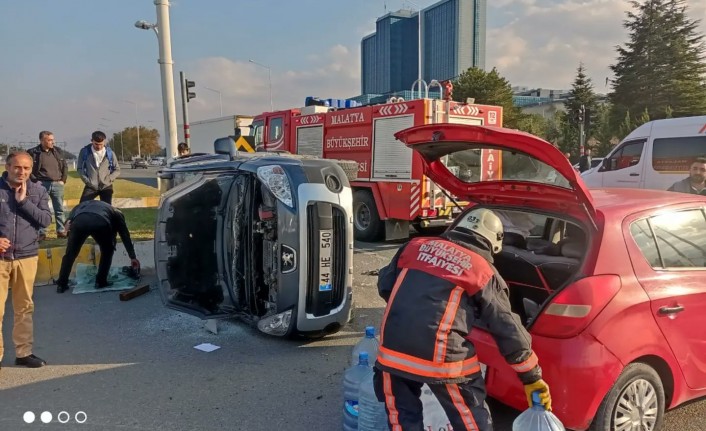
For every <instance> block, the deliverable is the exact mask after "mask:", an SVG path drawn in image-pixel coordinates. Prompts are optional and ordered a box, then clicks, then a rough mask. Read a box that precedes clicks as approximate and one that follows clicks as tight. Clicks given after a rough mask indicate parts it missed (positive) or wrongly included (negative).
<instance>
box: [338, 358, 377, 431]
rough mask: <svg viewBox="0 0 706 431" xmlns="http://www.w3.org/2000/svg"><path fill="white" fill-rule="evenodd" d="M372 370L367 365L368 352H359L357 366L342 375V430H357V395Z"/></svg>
mask: <svg viewBox="0 0 706 431" xmlns="http://www.w3.org/2000/svg"><path fill="white" fill-rule="evenodd" d="M372 372H373V369H372V368H371V367H370V365H369V364H368V352H360V354H359V355H358V364H357V365H354V366H352V367H350V368H348V369H347V370H346V372H345V373H344V374H343V430H344V431H357V429H358V395H359V393H360V384H361V383H362V382H363V380H365V378H366V377H367V376H368V374H372Z"/></svg>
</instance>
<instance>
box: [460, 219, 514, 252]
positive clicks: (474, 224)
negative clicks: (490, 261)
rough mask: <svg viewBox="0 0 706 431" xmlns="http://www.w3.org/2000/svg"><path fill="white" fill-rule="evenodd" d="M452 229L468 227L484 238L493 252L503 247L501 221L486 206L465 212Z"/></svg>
mask: <svg viewBox="0 0 706 431" xmlns="http://www.w3.org/2000/svg"><path fill="white" fill-rule="evenodd" d="M454 229H468V230H470V231H472V232H475V233H476V234H478V235H480V236H481V237H483V238H485V239H486V240H487V241H488V243H489V245H490V248H491V251H492V252H493V254H496V253H500V250H502V248H503V236H504V233H503V223H502V221H500V218H499V217H498V216H497V215H496V214H495V213H494V212H493V211H491V210H489V209H487V208H478V209H472V210H471V211H469V212H468V213H466V214H465V215H464V216H463V218H462V219H461V221H460V222H459V223H458V224H457V225H456V226H455V227H454Z"/></svg>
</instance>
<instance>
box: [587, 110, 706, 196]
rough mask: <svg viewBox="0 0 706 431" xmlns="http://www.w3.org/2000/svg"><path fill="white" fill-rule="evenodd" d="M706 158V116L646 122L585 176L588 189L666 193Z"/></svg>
mask: <svg viewBox="0 0 706 431" xmlns="http://www.w3.org/2000/svg"><path fill="white" fill-rule="evenodd" d="M705 156H706V115H704V116H698V117H684V118H670V119H666V120H655V121H650V122H649V123H645V124H643V125H642V126H640V127H638V128H637V129H635V130H634V131H632V133H630V134H629V135H628V136H627V137H626V138H625V139H623V141H622V142H620V144H618V145H617V146H616V147H615V148H614V149H613V151H611V152H610V154H608V156H606V157H605V159H604V160H603V163H602V164H601V166H600V167H598V168H597V169H593V170H591V171H590V172H586V173H585V174H584V175H583V176H582V177H583V180H584V182H585V183H586V185H587V186H588V187H589V188H598V187H632V188H641V189H656V190H666V189H668V188H669V187H670V186H671V185H672V184H674V183H675V182H677V181H679V180H682V179H684V178H686V177H687V176H688V175H689V166H691V163H692V162H693V161H694V159H696V158H697V157H705Z"/></svg>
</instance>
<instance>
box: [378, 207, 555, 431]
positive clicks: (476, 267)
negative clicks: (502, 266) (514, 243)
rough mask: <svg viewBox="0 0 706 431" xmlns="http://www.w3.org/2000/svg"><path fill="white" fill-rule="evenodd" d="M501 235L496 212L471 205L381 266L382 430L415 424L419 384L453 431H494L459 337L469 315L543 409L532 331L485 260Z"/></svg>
mask: <svg viewBox="0 0 706 431" xmlns="http://www.w3.org/2000/svg"><path fill="white" fill-rule="evenodd" d="M502 240H503V225H502V222H501V221H500V219H499V218H498V216H497V215H495V213H493V212H492V211H490V210H488V209H484V208H480V209H475V210H471V211H470V212H469V213H468V214H466V215H465V216H464V217H463V219H462V220H461V221H460V222H459V223H458V224H457V225H456V226H455V227H454V228H452V229H451V230H449V231H447V232H446V233H444V234H442V235H441V237H439V238H415V239H413V240H411V241H409V242H408V243H407V244H405V245H404V246H403V247H402V248H400V250H399V251H398V252H397V254H396V255H395V257H394V258H393V259H392V262H390V264H389V265H388V266H386V267H385V268H383V269H381V270H380V275H379V279H378V290H379V293H380V296H381V297H382V298H383V299H384V300H385V301H386V302H387V306H386V308H385V313H384V315H383V318H382V325H381V328H380V350H379V353H378V357H377V362H376V364H375V379H374V382H375V393H376V395H377V398H378V400H380V401H381V402H384V403H385V409H386V411H387V415H388V422H389V425H390V430H394V431H409V430H414V431H422V430H423V421H422V419H423V417H422V403H421V400H420V395H421V388H422V385H423V384H424V383H426V384H427V385H428V386H429V388H430V389H431V390H432V392H433V393H434V395H435V396H436V398H437V399H438V400H439V402H440V403H441V406H442V407H443V408H444V411H445V412H446V415H447V416H448V418H449V422H450V424H451V426H452V427H453V429H454V430H455V431H462V430H479V431H489V430H492V421H491V417H490V411H489V410H488V406H487V404H486V403H485V397H486V390H485V382H484V379H483V376H482V373H481V368H480V363H479V362H478V358H477V356H476V352H475V349H474V346H473V344H472V343H471V342H470V341H469V340H468V338H467V337H468V335H469V332H470V330H471V327H472V326H473V324H474V323H475V322H476V321H479V323H481V324H482V325H484V327H486V328H487V330H488V331H489V332H490V334H492V336H493V338H494V339H495V341H496V343H497V345H498V347H499V349H500V353H501V354H502V355H503V356H504V357H505V360H506V361H507V362H508V364H509V365H510V367H511V368H512V369H513V370H514V371H515V372H516V373H517V375H518V377H519V379H520V380H521V381H522V383H523V385H524V389H525V394H526V396H527V403H528V405H530V406H531V405H532V393H533V392H535V391H537V392H539V393H540V399H541V401H542V405H543V406H544V408H545V409H547V410H551V396H550V394H549V386H548V385H547V384H546V383H545V382H544V380H542V371H541V369H540V367H539V365H538V360H537V356H536V355H535V354H534V352H533V351H532V348H531V340H530V335H529V334H528V333H527V331H526V330H525V329H524V327H523V326H522V324H521V323H520V319H519V317H518V316H517V315H516V314H515V313H513V312H512V311H511V310H510V300H509V295H508V287H507V285H506V284H505V282H504V281H503V279H502V278H501V277H500V275H499V274H498V272H497V270H496V269H495V267H494V266H493V264H492V262H493V258H492V255H493V254H496V253H498V252H500V250H501V248H502Z"/></svg>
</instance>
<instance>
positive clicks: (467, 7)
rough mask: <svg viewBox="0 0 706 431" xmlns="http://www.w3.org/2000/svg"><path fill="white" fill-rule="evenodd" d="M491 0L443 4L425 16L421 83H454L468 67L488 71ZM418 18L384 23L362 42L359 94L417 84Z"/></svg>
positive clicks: (402, 14)
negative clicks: (452, 81)
mask: <svg viewBox="0 0 706 431" xmlns="http://www.w3.org/2000/svg"><path fill="white" fill-rule="evenodd" d="M486 8H487V0H441V1H439V2H437V3H434V4H433V5H431V6H429V7H427V8H425V9H423V10H422V78H423V79H424V80H425V81H426V82H427V83H429V81H431V80H432V79H436V80H439V81H442V80H444V79H452V78H455V77H457V76H458V75H459V74H461V73H462V72H464V71H465V70H467V69H468V68H470V67H479V68H481V69H485V49H486V48H485V42H486V41H485V37H486V15H487V13H486ZM417 20H418V14H417V12H412V11H407V10H401V11H398V12H393V13H389V14H387V15H384V16H382V17H380V18H379V19H378V20H377V23H376V31H375V33H373V34H371V35H368V36H366V37H364V38H363V40H362V42H361V92H362V93H363V94H387V93H392V92H398V91H404V90H409V89H411V87H412V84H413V83H414V81H416V79H417V76H418V72H417V55H418V46H417V44H418V42H417V41H418V26H419V22H418V21H417Z"/></svg>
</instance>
